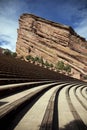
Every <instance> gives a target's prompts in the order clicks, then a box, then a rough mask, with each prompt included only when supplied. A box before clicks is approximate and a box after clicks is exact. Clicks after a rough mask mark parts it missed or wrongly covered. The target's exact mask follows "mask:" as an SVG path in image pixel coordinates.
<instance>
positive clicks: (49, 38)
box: [16, 14, 87, 74]
mask: <svg viewBox="0 0 87 130" xmlns="http://www.w3.org/2000/svg"><path fill="white" fill-rule="evenodd" d="M16 51H17V53H18V55H19V56H26V55H32V56H39V57H43V59H44V60H47V61H49V62H50V63H53V64H56V63H57V61H58V60H63V61H64V62H65V63H68V64H70V65H71V66H72V67H73V68H74V69H76V70H77V71H78V72H80V73H83V74H87V41H85V39H84V38H82V37H80V36H79V35H77V34H76V33H75V32H74V30H73V29H72V28H71V27H68V26H65V25H62V24H58V23H54V22H52V21H48V20H45V19H43V18H40V17H37V16H34V15H31V14H23V15H22V16H21V17H20V19H19V29H18V39H17V46H16Z"/></svg>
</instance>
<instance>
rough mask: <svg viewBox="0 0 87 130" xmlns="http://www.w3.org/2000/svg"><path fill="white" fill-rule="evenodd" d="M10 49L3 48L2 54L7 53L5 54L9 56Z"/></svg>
mask: <svg viewBox="0 0 87 130" xmlns="http://www.w3.org/2000/svg"><path fill="white" fill-rule="evenodd" d="M11 53H12V52H11V51H10V50H9V49H5V50H4V51H3V54H4V55H7V56H11Z"/></svg>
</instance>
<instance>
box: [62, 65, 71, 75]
mask: <svg viewBox="0 0 87 130" xmlns="http://www.w3.org/2000/svg"><path fill="white" fill-rule="evenodd" d="M64 70H65V71H66V72H67V73H70V72H71V66H70V65H69V64H66V65H65V66H64Z"/></svg>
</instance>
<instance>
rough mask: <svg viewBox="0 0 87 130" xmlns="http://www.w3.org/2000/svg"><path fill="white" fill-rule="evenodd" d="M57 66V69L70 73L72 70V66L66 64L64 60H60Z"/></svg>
mask: <svg viewBox="0 0 87 130" xmlns="http://www.w3.org/2000/svg"><path fill="white" fill-rule="evenodd" d="M55 68H56V69H57V71H65V72H67V73H68V74H69V73H70V72H71V66H70V65H69V64H64V62H63V61H58V62H57V64H56V66H55Z"/></svg>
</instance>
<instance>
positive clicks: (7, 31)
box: [0, 16, 18, 51]
mask: <svg viewBox="0 0 87 130" xmlns="http://www.w3.org/2000/svg"><path fill="white" fill-rule="evenodd" d="M17 28H18V25H17V22H15V21H14V20H11V19H9V18H8V19H7V18H6V17H4V16H2V17H0V38H2V39H3V40H4V41H5V40H6V41H8V42H9V44H7V45H3V48H8V49H10V50H12V51H15V47H16V40H17Z"/></svg>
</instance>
